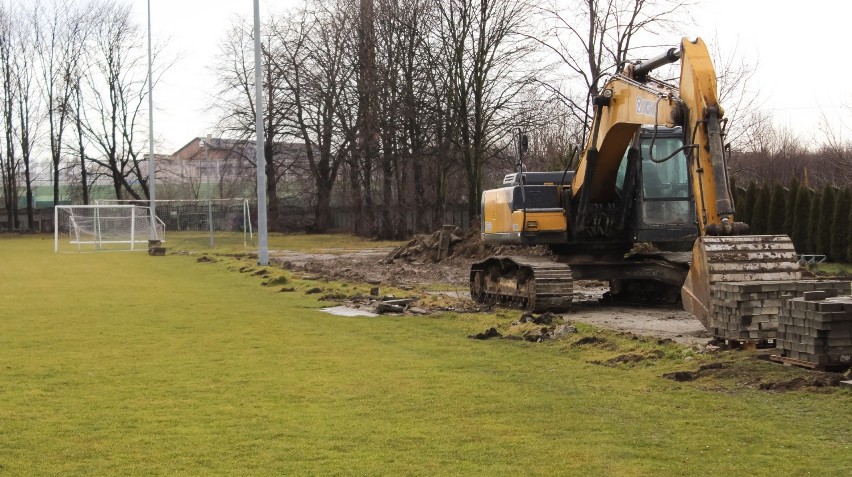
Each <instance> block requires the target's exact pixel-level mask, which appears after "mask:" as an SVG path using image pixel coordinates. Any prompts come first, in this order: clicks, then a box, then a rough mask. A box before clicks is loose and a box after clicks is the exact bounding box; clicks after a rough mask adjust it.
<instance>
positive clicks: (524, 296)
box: [470, 256, 574, 312]
mask: <svg viewBox="0 0 852 477" xmlns="http://www.w3.org/2000/svg"><path fill="white" fill-rule="evenodd" d="M470 295H471V297H472V298H473V299H474V300H475V301H476V302H478V303H483V304H502V305H507V306H512V307H516V308H524V309H527V310H531V311H535V312H544V311H565V310H568V309H570V308H571V301H572V300H573V295H574V284H573V277H572V276H571V267H569V266H568V265H566V264H564V263H559V262H555V261H553V260H552V259H549V258H547V257H534V256H533V257H507V256H502V257H489V258H487V259H485V260H483V261H481V262H476V263H474V264H473V265H471V268H470Z"/></svg>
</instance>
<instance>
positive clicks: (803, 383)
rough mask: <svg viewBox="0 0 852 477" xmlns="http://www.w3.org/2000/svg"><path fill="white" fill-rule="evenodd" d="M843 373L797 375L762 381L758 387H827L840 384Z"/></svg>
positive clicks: (783, 390) (769, 389)
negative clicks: (779, 379) (786, 378)
mask: <svg viewBox="0 0 852 477" xmlns="http://www.w3.org/2000/svg"><path fill="white" fill-rule="evenodd" d="M843 379H844V378H843V375H842V374H834V373H819V374H817V375H815V376H807V377H796V378H793V379H790V380H787V381H777V382H767V383H760V384H759V385H758V386H757V388H758V389H760V390H763V391H773V392H786V391H795V390H797V389H803V388H827V387H835V386H840V383H841V381H843Z"/></svg>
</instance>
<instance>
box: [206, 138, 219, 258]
mask: <svg viewBox="0 0 852 477" xmlns="http://www.w3.org/2000/svg"><path fill="white" fill-rule="evenodd" d="M204 162H205V167H206V168H207V225H208V227H209V228H210V248H215V246H216V244H215V243H214V241H213V187H211V186H212V184H211V182H212V177H211V175H212V174H210V171H211V170H212V169H213V168H212V167H210V135H209V134H208V135H207V141H206V142H205V143H204Z"/></svg>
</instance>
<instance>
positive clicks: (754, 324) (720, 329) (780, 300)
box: [704, 280, 852, 341]
mask: <svg viewBox="0 0 852 477" xmlns="http://www.w3.org/2000/svg"><path fill="white" fill-rule="evenodd" d="M815 290H816V291H825V292H826V293H828V294H829V295H831V296H837V295H849V294H850V293H852V285H851V284H850V282H849V281H841V280H799V281H754V282H722V283H715V284H713V285H712V286H711V295H712V296H711V306H712V309H713V313H712V315H713V316H711V317H710V318H709V319H708V321H709V322H708V323H704V326H705V327H706V328H707V330H708V331H709V332H710V333H711V334H712V335H713V336H715V337H717V338H720V339H726V340H739V341H769V340H774V339H776V338H778V315H779V314H780V313H781V311H782V309H783V308H784V304H785V300H786V299H789V298H795V297H801V296H803V295H804V294H805V293H806V292H812V291H815Z"/></svg>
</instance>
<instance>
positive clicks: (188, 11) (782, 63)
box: [133, 0, 852, 153]
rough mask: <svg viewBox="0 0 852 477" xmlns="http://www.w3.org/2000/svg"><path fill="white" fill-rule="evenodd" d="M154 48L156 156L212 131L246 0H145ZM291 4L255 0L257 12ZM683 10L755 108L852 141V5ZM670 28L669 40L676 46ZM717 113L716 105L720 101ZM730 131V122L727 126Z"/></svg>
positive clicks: (137, 1)
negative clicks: (225, 49) (221, 75)
mask: <svg viewBox="0 0 852 477" xmlns="http://www.w3.org/2000/svg"><path fill="white" fill-rule="evenodd" d="M150 2H151V10H152V32H153V40H154V42H155V43H163V44H166V48H167V53H168V54H169V55H172V56H178V57H180V60H179V61H177V62H176V63H175V65H174V66H173V67H172V68H171V69H170V70H169V71H168V72H167V73H166V75H165V76H164V77H163V79H162V82H161V83H160V84H158V85H157V87H156V88H155V90H154V103H155V108H156V109H155V112H154V121H155V123H154V130H155V134H156V136H157V138H158V140H159V141H160V143H161V144H162V146H161V147H158V152H161V153H171V152H174V151H175V150H177V149H178V148H180V147H181V146H183V145H184V144H185V143H187V142H189V141H190V140H191V139H192V138H194V137H197V136H204V135H206V134H207V133H208V132H209V133H215V131H213V129H212V128H213V125H214V124H215V118H213V117H210V116H209V114H207V113H205V108H206V107H207V106H208V105H209V104H210V102H211V101H212V98H213V95H215V92H216V80H215V77H214V76H213V75H212V74H211V71H210V70H209V65H211V64H212V63H213V61H214V59H215V56H216V55H217V53H218V44H219V42H220V40H221V38H222V36H223V34H224V32H225V31H226V30H227V28H228V26H229V25H230V24H231V20H232V18H234V17H235V16H237V15H242V16H244V17H246V18H248V19H251V18H252V14H253V1H252V0H150ZM299 3H301V1H300V0H261V2H260V6H261V15H262V16H263V15H266V14H267V13H268V12H269V9H275V10H280V9H283V8H287V7H288V6H292V5H296V4H299ZM702 3H703V5H702V6H701V7H696V8H695V9H693V10H692V14H693V17H694V19H695V22H696V25H695V26H694V27H692V28H687V27H685V28H684V30H683V34H685V35H686V36H688V37H696V36H700V37H702V38H704V39H705V41H707V42H708V46H711V48H712V45H709V43H710V42H711V41H714V40H715V39H718V42H719V45H720V47H721V48H722V49H723V52H726V51H733V50H734V49H736V51H737V52H738V54H739V55H743V56H744V57H745V58H746V59H748V60H749V61H750V62H755V63H757V72H758V74H757V76H756V78H755V80H754V81H755V82H756V85H757V87H756V88H753V90H754V91H757V92H759V94H760V96H761V98H760V101H761V104H762V105H763V107H764V109H766V110H767V111H769V112H770V113H771V114H772V115H773V116H774V117H775V120H776V122H777V123H778V124H779V125H781V126H784V127H790V128H793V129H795V130H797V131H801V132H802V134H801V135H800V136H801V137H802V138H803V139H811V138H817V139H819V138H821V132H820V129H819V127H820V123H821V122H823V116H826V117H828V118H829V120H830V121H831V122H832V124H833V128H834V129H835V130H836V131H839V132H841V133H842V134H843V136H844V137H845V138H846V139H848V138H849V137H850V135H852V119H850V117H852V115H851V114H850V113H849V110H850V108H852V86H849V84H850V83H849V78H850V75H852V61H850V60H849V59H848V58H847V56H848V55H847V54H846V51H845V48H846V46H847V45H848V40H847V39H846V38H845V37H846V36H847V31H848V29H849V28H850V27H849V25H848V21H849V18H850V17H852V15H850V14H852V2H848V1H845V0H809V1H807V2H798V1H797V2H792V1H781V0H702ZM133 4H134V8H135V9H136V15H137V17H138V21H139V23H140V24H141V25H143V27H144V26H145V25H146V24H147V10H146V5H147V4H146V2H145V1H144V0H134V2H133ZM680 34H681V33H680V32H672V35H671V36H672V37H671V44H672V45H673V46H674V45H676V44H677V43H678V42H679V40H680ZM722 106H723V107H724V104H723V105H722ZM731 127H736V125H735V124H734V125H731Z"/></svg>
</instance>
